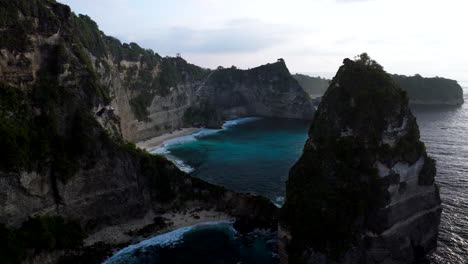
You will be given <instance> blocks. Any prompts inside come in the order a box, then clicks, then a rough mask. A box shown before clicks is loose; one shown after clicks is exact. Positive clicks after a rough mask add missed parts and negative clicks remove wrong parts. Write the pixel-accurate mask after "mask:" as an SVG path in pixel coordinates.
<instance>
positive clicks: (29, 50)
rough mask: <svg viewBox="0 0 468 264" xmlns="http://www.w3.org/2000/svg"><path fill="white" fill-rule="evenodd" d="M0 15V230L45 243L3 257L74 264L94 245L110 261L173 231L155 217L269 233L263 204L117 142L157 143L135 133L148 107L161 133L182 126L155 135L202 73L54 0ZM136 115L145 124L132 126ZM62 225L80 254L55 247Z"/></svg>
mask: <svg viewBox="0 0 468 264" xmlns="http://www.w3.org/2000/svg"><path fill="white" fill-rule="evenodd" d="M0 8H1V10H2V11H4V12H2V14H3V15H4V16H5V17H2V20H1V21H0V22H1V23H2V24H0V28H1V29H2V30H0V80H1V81H0V137H1V138H2V140H1V141H0V148H1V152H0V188H1V189H2V190H4V191H3V192H1V194H0V223H1V224H0V231H1V232H2V234H5V233H6V234H12V232H13V231H11V232H10V231H8V229H7V227H8V228H10V229H11V230H17V229H18V228H22V227H23V225H24V223H26V222H28V221H29V223H30V225H32V227H31V226H30V227H28V228H30V229H29V230H28V234H29V235H31V236H33V237H34V236H35V234H36V233H34V232H38V233H39V232H43V233H44V234H45V235H44V237H45V239H46V241H49V242H50V243H48V244H47V245H43V243H41V241H39V243H36V242H37V241H35V240H33V241H32V242H30V243H29V244H26V245H27V247H28V254H21V250H24V251H26V249H24V248H21V247H23V246H24V245H25V244H24V243H19V245H17V248H15V249H16V250H17V251H9V252H6V254H10V253H11V254H16V253H17V254H16V255H15V256H14V257H15V258H19V259H21V258H23V257H27V260H26V262H30V263H34V262H36V263H42V262H43V261H48V262H53V263H57V261H58V260H57V259H58V258H61V257H62V256H60V255H61V254H71V255H73V257H72V259H75V260H76V259H79V257H80V256H81V255H82V254H84V255H89V254H87V253H89V251H88V250H89V249H90V248H98V251H99V248H104V249H106V252H108V251H109V247H120V246H123V245H124V244H128V243H131V242H133V241H134V240H136V239H142V238H144V237H148V236H152V235H155V234H157V233H158V232H162V231H164V230H166V231H167V229H168V228H169V229H170V228H177V227H179V226H177V225H175V224H172V223H171V221H170V220H171V219H167V220H168V221H167V222H168V224H167V226H164V227H163V225H160V224H161V217H162V216H166V217H167V218H170V217H171V215H172V214H174V215H176V214H180V215H186V214H184V212H186V211H190V212H193V211H196V210H202V211H214V212H220V213H222V215H223V216H227V217H229V218H233V219H237V220H238V221H239V223H242V225H241V226H242V227H243V231H246V232H248V231H250V230H252V229H254V228H276V226H277V225H276V221H277V213H278V209H277V208H276V207H275V206H274V205H273V204H272V203H271V202H270V201H268V200H266V199H263V198H261V197H257V196H254V195H247V194H238V193H234V192H231V191H229V190H226V189H224V188H222V187H220V186H214V185H211V184H208V183H206V182H204V181H202V180H200V179H197V178H193V177H191V176H190V175H189V174H186V173H184V172H182V171H180V170H179V169H178V168H177V167H176V166H175V165H174V164H173V163H172V162H170V161H168V160H167V159H165V158H164V157H162V156H157V155H150V154H149V153H147V152H145V151H143V150H141V149H137V148H136V147H135V146H134V144H132V143H129V142H127V141H125V139H133V140H137V139H139V138H141V137H146V136H152V135H153V134H152V132H151V131H149V130H148V129H149V128H148V129H146V128H145V127H143V125H142V127H143V128H142V127H140V124H146V123H145V121H144V119H145V118H146V117H147V116H146V114H147V113H146V112H145V110H147V108H148V107H150V105H151V104H153V108H156V109H157V110H155V111H160V112H161V113H162V112H164V113H165V114H161V117H160V119H158V118H155V120H160V122H162V123H157V124H166V123H167V122H172V121H171V120H177V122H178V123H174V124H173V125H171V128H169V125H168V127H166V128H162V129H161V133H162V132H163V131H169V130H170V129H172V128H173V127H177V126H179V125H181V124H182V123H183V121H182V118H181V117H182V116H183V113H184V109H185V108H186V107H187V105H190V94H187V95H186V91H187V89H188V90H190V89H193V90H194V92H195V89H194V87H196V86H197V83H198V82H200V84H201V82H202V80H203V78H205V77H207V75H206V73H207V71H205V70H203V69H201V68H199V67H196V66H194V65H189V64H187V63H186V62H185V61H184V60H183V59H181V58H161V57H160V56H159V55H157V54H154V52H152V51H148V50H144V49H141V48H140V47H139V46H138V45H136V44H134V43H133V44H121V43H120V42H118V41H117V40H115V39H113V38H110V37H107V36H105V35H104V34H103V33H102V32H100V31H99V30H98V28H97V26H96V24H95V23H94V22H93V21H92V20H90V19H89V17H86V16H76V15H74V14H73V13H72V12H71V10H70V8H69V7H67V6H65V5H62V4H59V3H56V2H55V1H48V0H37V1H29V0H18V1H1V2H0ZM173 74H174V75H173ZM173 77H174V78H175V79H174V78H173ZM172 80H175V81H174V82H172ZM148 85H151V89H146V88H148ZM148 98H149V99H150V100H147V99H148ZM162 98H164V99H162ZM134 99H135V100H134ZM148 101H149V102H148ZM154 101H157V102H154ZM158 102H159V105H158ZM142 106H143V107H142ZM157 107H159V108H157ZM179 110H180V111H179ZM137 115H138V116H139V117H140V118H141V119H142V121H138V125H136V126H133V125H132V124H133V123H132V122H131V120H133V119H135V118H136V116H137ZM155 115H157V114H156V113H155V112H151V113H149V118H151V117H154V116H155ZM163 119H164V120H163ZM157 122H159V121H157ZM174 122H175V121H174ZM155 125H156V124H154V123H153V128H151V129H154V130H157V129H156V128H155V127H154V126H155ZM145 126H146V125H145ZM36 216H38V217H43V218H34V217H36ZM55 216H60V217H58V218H54V217H55ZM31 217H33V218H31ZM190 217H191V216H190V215H188V216H187V219H186V220H187V222H185V223H184V224H185V225H190V222H189V220H190V219H191V218H190ZM192 218H193V217H192ZM65 220H66V221H71V222H72V223H74V224H76V225H74V224H70V225H71V226H73V227H74V228H73V230H72V231H76V232H80V233H79V236H78V238H80V236H81V235H83V236H84V238H90V237H92V238H93V240H92V242H89V243H86V244H85V245H84V246H85V247H79V245H76V244H73V245H71V244H70V243H71V242H70V241H77V240H79V239H73V240H66V239H67V238H66V237H64V238H63V239H64V240H66V241H65V242H64V244H66V245H67V247H71V248H67V250H62V249H63V248H58V249H57V248H54V246H55V245H56V244H57V243H56V240H57V237H53V235H54V234H55V233H57V232H58V231H57V229H56V227H57V226H58V224H57V223H59V224H60V226H66V227H68V226H67V225H66V222H65ZM225 220H229V219H225ZM61 221H62V222H61ZM163 222H164V221H163ZM67 223H68V222H67ZM130 223H132V224H130ZM245 223H248V224H245ZM78 227H79V228H78ZM25 228H26V227H25ZM48 228H50V229H48ZM64 229H68V228H64ZM51 230H52V231H54V232H55V231H57V232H55V233H54V232H52V233H54V234H51V232H49V231H51ZM78 230H80V231H78ZM105 230H114V233H113V236H112V235H111V236H108V235H106V232H104V231H105ZM61 231H63V230H61ZM81 232H82V233H81ZM11 237H12V235H9V236H8V237H7V238H11ZM114 237H117V238H123V239H118V240H117V239H114ZM2 238H3V237H2ZM5 241H6V242H5V243H6V244H9V242H12V241H7V240H5ZM85 241H91V239H88V240H86V239H85ZM13 242H14V241H13ZM98 244H99V245H98ZM12 245H13V244H12ZM15 245H16V244H15ZM73 246H76V247H78V248H73ZM36 247H39V249H40V250H34V248H36ZM43 247H45V248H43ZM64 247H65V246H64ZM54 249H57V250H54ZM7 251H8V250H7ZM70 251H72V252H70ZM18 252H19V253H18ZM39 252H40V255H37V254H36V253H39ZM73 252H74V253H73ZM0 253H1V254H3V253H5V251H2V252H0ZM59 253H60V254H59ZM75 253H76V254H75ZM57 254H58V255H57ZM99 256H101V255H99ZM0 257H3V256H0ZM101 257H105V255H103V256H101ZM36 258H37V259H36ZM2 259H3V258H2ZM101 261H102V259H100V260H99V259H93V261H92V262H89V261H82V262H81V263H101ZM77 262H79V261H77ZM66 263H70V262H67V261H66Z"/></svg>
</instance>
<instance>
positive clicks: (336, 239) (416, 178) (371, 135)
mask: <svg viewBox="0 0 468 264" xmlns="http://www.w3.org/2000/svg"><path fill="white" fill-rule="evenodd" d="M435 175H436V167H435V161H434V160H433V159H432V158H430V157H429V156H428V155H427V153H426V149H425V146H424V143H423V142H421V141H420V137H419V128H418V125H417V123H416V118H415V117H414V116H413V114H412V113H411V110H410V108H409V106H408V97H407V94H406V92H405V91H403V90H402V89H401V88H399V87H398V86H397V85H396V84H395V82H394V81H393V80H392V78H391V76H390V75H389V74H387V73H386V72H385V71H384V70H383V68H382V66H380V65H379V64H378V63H377V62H375V61H374V60H372V59H370V58H369V56H368V55H367V54H362V55H360V56H358V57H357V58H356V60H354V61H353V60H350V59H345V60H344V62H343V66H341V67H340V69H339V70H338V73H337V74H336V76H335V77H334V78H333V80H332V82H331V84H330V87H329V88H328V90H327V92H326V93H325V95H324V97H323V100H322V102H321V104H320V106H319V107H318V109H317V112H316V114H315V118H314V121H313V123H312V126H311V128H310V131H309V139H308V140H307V142H306V144H305V146H304V150H303V154H302V156H301V158H300V159H299V161H298V162H297V163H296V164H295V165H294V166H293V168H292V169H291V170H290V174H289V179H288V182H287V190H286V202H285V205H284V207H283V209H282V213H281V222H280V241H281V242H280V254H281V260H282V263H294V264H297V263H364V264H367V263H426V261H427V260H426V259H425V256H426V254H428V253H429V252H431V251H433V250H434V249H435V248H436V246H437V235H438V228H439V223H440V214H441V205H440V204H441V201H440V197H439V190H438V186H437V185H436V184H435V183H434V176H435Z"/></svg>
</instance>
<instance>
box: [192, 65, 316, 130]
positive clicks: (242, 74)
mask: <svg viewBox="0 0 468 264" xmlns="http://www.w3.org/2000/svg"><path fill="white" fill-rule="evenodd" d="M197 97H198V101H199V104H198V105H199V106H195V107H194V108H195V109H194V110H195V111H196V110H197V107H198V108H203V109H211V110H212V111H206V114H205V116H203V115H201V116H197V115H196V114H195V115H192V116H187V117H188V118H189V119H193V118H194V117H195V118H197V117H201V118H203V117H204V118H205V119H206V120H207V123H208V124H210V125H211V126H216V124H217V126H219V125H220V124H221V123H222V121H224V120H227V119H235V118H239V117H246V116H263V117H282V118H295V119H304V120H311V119H312V117H313V113H314V111H315V109H314V107H313V105H312V102H311V99H310V97H309V96H308V95H307V94H306V93H305V92H304V91H303V90H302V88H301V87H300V85H299V84H298V82H297V81H296V80H295V79H294V78H293V77H292V76H291V74H290V73H289V70H288V68H287V67H286V64H285V62H284V60H282V59H279V60H278V61H277V62H276V63H272V64H267V65H262V66H260V67H256V68H253V69H249V70H240V69H237V68H228V69H218V70H216V71H214V72H212V73H211V74H210V76H209V78H208V80H207V81H206V82H205V84H204V85H203V86H201V87H200V89H199V90H198V91H197Z"/></svg>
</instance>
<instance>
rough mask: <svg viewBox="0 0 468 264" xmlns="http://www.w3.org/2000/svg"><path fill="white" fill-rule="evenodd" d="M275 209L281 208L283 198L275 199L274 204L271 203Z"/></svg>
mask: <svg viewBox="0 0 468 264" xmlns="http://www.w3.org/2000/svg"><path fill="white" fill-rule="evenodd" d="M273 204H274V205H275V206H276V207H278V208H281V207H283V205H284V196H278V197H276V203H273Z"/></svg>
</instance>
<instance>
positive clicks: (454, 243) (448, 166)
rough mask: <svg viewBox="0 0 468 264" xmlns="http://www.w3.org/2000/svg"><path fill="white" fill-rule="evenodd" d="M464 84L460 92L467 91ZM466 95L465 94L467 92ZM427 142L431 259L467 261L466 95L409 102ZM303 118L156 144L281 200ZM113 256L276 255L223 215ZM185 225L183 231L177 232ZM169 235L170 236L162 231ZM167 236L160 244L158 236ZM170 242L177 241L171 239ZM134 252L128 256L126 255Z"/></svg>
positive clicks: (218, 259) (235, 185) (146, 259)
mask: <svg viewBox="0 0 468 264" xmlns="http://www.w3.org/2000/svg"><path fill="white" fill-rule="evenodd" d="M466 92H467V91H466V90H465V94H466ZM465 101H466V102H468V96H467V95H465ZM413 113H414V114H415V116H416V117H417V121H418V124H419V126H420V130H421V138H422V140H423V141H424V142H425V143H426V147H427V150H428V152H429V154H430V155H431V156H433V157H434V158H435V159H436V160H437V170H438V173H437V178H436V182H437V183H438V184H439V186H440V190H441V198H442V205H443V212H442V219H441V225H440V232H439V241H438V249H437V251H436V252H435V253H434V254H433V255H432V258H431V260H432V261H431V262H432V263H465V262H466V260H467V256H468V192H467V190H468V177H467V175H468V137H467V136H466V131H468V103H466V104H464V105H463V106H461V107H436V106H421V107H413ZM309 126H310V122H309V121H299V120H288V119H272V118H261V119H259V118H246V119H240V120H234V121H229V122H227V123H226V124H225V126H224V128H223V129H222V130H210V129H202V130H200V131H198V132H197V133H195V134H193V135H190V136H186V137H182V138H177V139H173V140H170V141H168V142H166V145H165V146H164V148H161V149H159V150H157V151H156V152H157V153H162V154H165V155H167V156H168V158H170V159H171V160H173V161H174V162H175V163H176V164H177V165H178V166H179V167H180V168H181V169H183V170H185V171H188V172H190V173H191V174H192V175H193V176H196V177H199V178H202V179H204V180H207V181H208V182H211V183H215V184H220V185H223V186H225V187H227V188H229V189H232V190H235V191H239V192H251V193H256V194H260V195H263V196H265V197H268V198H270V199H271V200H272V201H274V202H275V203H276V204H278V205H281V204H282V202H283V196H284V193H285V184H284V182H285V181H286V180H287V176H288V171H289V169H290V168H291V166H292V165H293V164H294V163H295V162H296V160H297V159H298V158H299V157H300V155H301V152H302V148H303V146H304V143H305V140H306V138H307V131H308V128H309ZM174 232H176V233H175V234H179V235H178V236H175V237H174V234H173V233H169V234H165V235H163V236H158V237H155V238H152V239H150V240H147V241H144V242H145V243H149V242H148V241H150V242H151V241H155V240H156V241H159V242H158V243H159V244H158V245H157V246H154V245H153V246H150V247H141V246H139V247H137V248H133V249H131V250H129V252H131V253H129V252H127V254H126V255H125V254H124V255H122V256H120V257H117V258H116V259H117V260H119V259H120V260H124V261H123V262H119V261H117V262H108V263H109V264H118V263H155V264H163V263H164V264H165V263H181V264H183V263H236V264H237V263H243V264H256V263H260V264H262V263H278V258H277V257H275V252H276V250H275V246H274V244H275V238H274V234H252V235H249V236H247V237H244V238H241V237H237V236H236V235H235V230H233V228H232V225H230V224H226V223H221V224H216V223H215V224H213V225H209V226H205V227H195V228H189V231H187V230H186V229H180V230H176V231H174ZM181 233H184V234H185V235H180V234H181ZM168 235H169V236H168ZM161 241H165V243H166V244H161V243H160V242H161ZM173 242H175V243H173ZM130 260H132V261H130Z"/></svg>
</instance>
